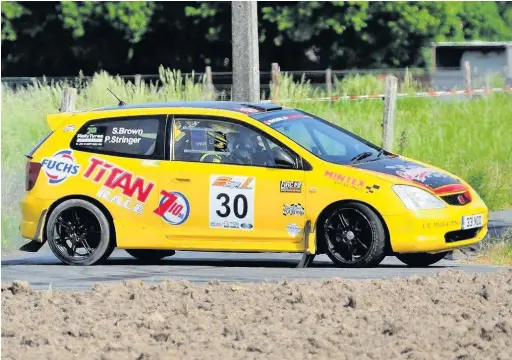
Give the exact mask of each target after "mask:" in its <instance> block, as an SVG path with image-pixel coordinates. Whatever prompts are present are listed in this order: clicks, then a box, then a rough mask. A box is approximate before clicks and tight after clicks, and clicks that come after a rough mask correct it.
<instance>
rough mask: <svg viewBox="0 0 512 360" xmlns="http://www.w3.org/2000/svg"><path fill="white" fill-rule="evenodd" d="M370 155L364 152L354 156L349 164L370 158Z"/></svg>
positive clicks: (370, 153)
mask: <svg viewBox="0 0 512 360" xmlns="http://www.w3.org/2000/svg"><path fill="white" fill-rule="evenodd" d="M372 155H373V153H372V152H370V151H365V152H363V153H361V154H358V155H356V156H354V157H353V158H352V159H350V162H355V161H360V160H363V159H366V158H367V157H368V156H372Z"/></svg>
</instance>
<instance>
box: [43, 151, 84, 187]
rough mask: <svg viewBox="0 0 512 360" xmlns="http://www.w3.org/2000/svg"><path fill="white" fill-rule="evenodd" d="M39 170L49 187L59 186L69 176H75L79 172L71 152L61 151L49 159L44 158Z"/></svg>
mask: <svg viewBox="0 0 512 360" xmlns="http://www.w3.org/2000/svg"><path fill="white" fill-rule="evenodd" d="M41 168H42V169H43V170H44V173H45V174H46V176H47V177H48V183H49V184H51V185H57V184H61V183H63V182H64V181H65V180H66V179H67V178H68V177H69V176H74V175H77V174H78V172H79V171H80V165H78V164H77V163H76V162H75V158H74V157H73V151H72V150H61V151H58V152H57V153H55V154H54V155H53V156H52V157H50V158H44V159H43V160H42V162H41Z"/></svg>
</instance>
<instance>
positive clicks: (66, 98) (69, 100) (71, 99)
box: [59, 88, 76, 112]
mask: <svg viewBox="0 0 512 360" xmlns="http://www.w3.org/2000/svg"><path fill="white" fill-rule="evenodd" d="M75 103H76V89H74V88H65V89H64V90H63V91H62V98H61V101H60V109H59V110H60V112H69V111H75Z"/></svg>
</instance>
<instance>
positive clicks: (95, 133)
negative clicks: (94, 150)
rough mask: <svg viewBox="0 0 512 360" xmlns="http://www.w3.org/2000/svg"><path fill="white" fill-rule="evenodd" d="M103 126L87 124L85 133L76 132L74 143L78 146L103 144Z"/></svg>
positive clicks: (104, 130) (104, 131) (105, 130)
mask: <svg viewBox="0 0 512 360" xmlns="http://www.w3.org/2000/svg"><path fill="white" fill-rule="evenodd" d="M106 132H107V128H106V127H105V126H89V127H88V128H87V133H86V134H77V136H76V141H75V144H76V145H78V146H103V141H104V140H105V133H106Z"/></svg>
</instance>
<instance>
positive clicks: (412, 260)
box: [396, 251, 449, 267]
mask: <svg viewBox="0 0 512 360" xmlns="http://www.w3.org/2000/svg"><path fill="white" fill-rule="evenodd" d="M448 253H449V251H447V252H441V253H436V254H428V253H414V254H397V255H396V257H397V259H398V260H400V261H401V262H403V263H404V264H406V265H408V266H410V267H427V266H430V265H433V264H435V263H436V262H439V261H441V260H443V259H444V258H445V256H446V255H447V254H448Z"/></svg>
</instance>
